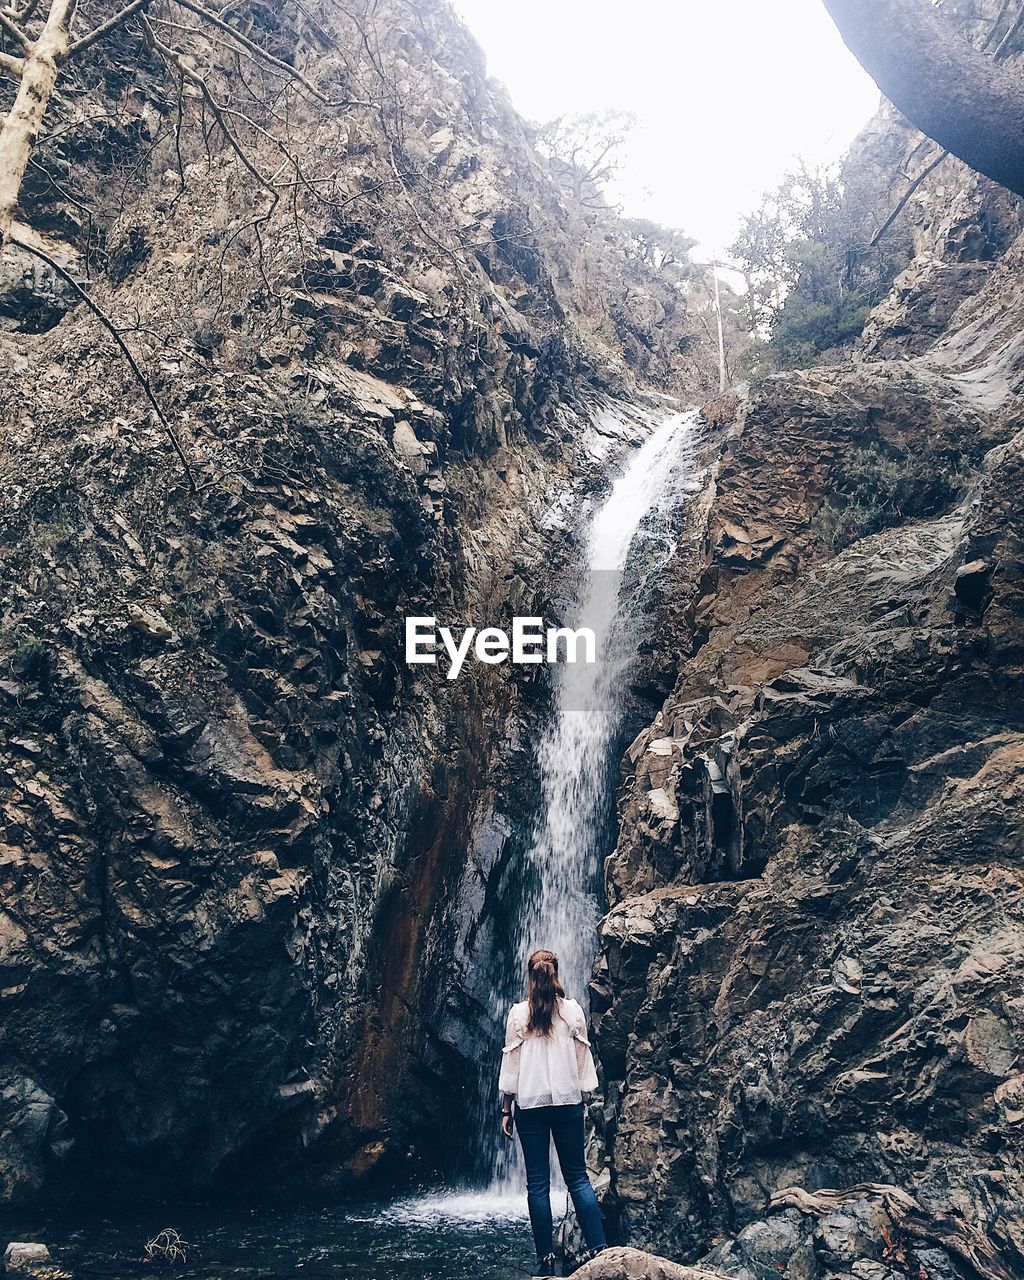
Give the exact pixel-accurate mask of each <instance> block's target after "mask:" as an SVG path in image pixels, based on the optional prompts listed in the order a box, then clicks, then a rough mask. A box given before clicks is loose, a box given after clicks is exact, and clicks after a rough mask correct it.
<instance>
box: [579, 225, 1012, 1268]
mask: <svg viewBox="0 0 1024 1280" xmlns="http://www.w3.org/2000/svg"><path fill="white" fill-rule="evenodd" d="M961 212H962V210H960V211H952V212H951V216H952V213H956V214H957V216H959V214H960V213H961ZM1020 253H1021V246H1020V244H1019V243H1016V244H1013V245H1012V246H1011V247H1010V248H1009V249H1008V250H1006V252H1005V253H1004V254H1003V256H1002V258H1001V259H1000V260H999V261H998V262H995V263H993V264H992V266H991V268H990V269H988V270H987V271H986V273H985V280H984V282H983V283H982V284H981V286H980V287H979V289H978V290H977V292H975V293H974V295H973V296H972V297H971V298H969V299H968V300H967V301H964V302H963V303H962V305H961V306H960V307H959V308H958V309H956V312H955V314H954V315H953V318H952V320H951V321H950V322H949V323H948V324H946V322H945V321H943V322H942V323H941V324H938V325H937V329H938V330H941V335H942V336H941V337H940V339H939V341H938V342H935V341H934V338H935V333H934V332H932V333H931V336H930V338H929V341H928V342H922V343H921V344H920V348H914V349H920V350H922V354H921V355H919V356H918V357H916V358H915V359H912V360H909V361H905V362H903V361H901V362H900V363H898V364H889V363H886V362H884V361H880V360H878V359H873V360H872V361H870V362H867V361H865V362H862V363H859V364H857V365H855V366H854V367H852V368H847V369H831V370H818V371H809V372H806V373H800V374H795V375H786V376H781V377H777V378H772V379H768V380H767V381H765V382H764V383H762V384H760V385H759V386H757V387H755V388H754V389H753V390H752V391H751V392H750V393H749V396H748V398H747V401H746V403H745V405H744V406H742V408H741V409H740V411H739V413H738V415H737V419H736V422H735V424H734V425H733V427H732V428H731V429H726V430H725V431H724V432H723V433H721V434H719V435H717V436H713V437H711V438H709V442H708V449H709V452H710V453H711V454H712V456H713V457H714V461H713V464H712V476H711V488H710V495H709V498H708V501H707V502H705V503H703V504H702V503H697V504H695V505H694V507H693V509H692V522H693V533H694V537H695V538H696V540H697V546H698V547H699V552H698V553H697V554H696V556H694V557H692V563H691V566H690V570H689V574H688V580H687V582H688V585H684V591H685V593H686V594H684V597H683V600H682V603H681V605H680V626H679V648H680V650H681V651H682V654H683V658H682V660H681V661H680V663H679V668H678V678H677V683H676V687H675V690H674V691H673V693H672V694H671V696H670V697H669V698H668V699H667V701H666V702H665V704H664V706H663V708H662V710H661V712H660V713H659V715H658V717H657V719H656V721H655V722H654V723H653V724H652V725H651V726H650V727H649V728H648V729H647V730H646V731H645V732H643V733H641V735H640V736H639V737H638V738H637V740H636V741H635V742H634V744H633V746H632V748H631V749H630V751H629V753H628V756H627V760H626V762H625V769H626V781H625V785H624V787H623V790H622V793H621V799H620V809H619V813H620V823H621V828H620V835H619V841H618V846H617V848H616V850H615V852H614V854H613V855H612V856H611V858H610V859H609V861H608V863H607V884H608V892H609V897H610V900H611V909H610V911H609V913H608V915H607V917H606V919H605V920H604V922H603V924H602V926H601V935H602V950H601V955H600V957H599V960H598V964H597V967H596V970H595V976H594V986H593V1002H594V1008H595V1011H596V1015H597V1037H596V1038H597V1043H598V1048H599V1052H600V1057H601V1061H602V1064H603V1070H604V1075H605V1080H606V1098H605V1104H604V1107H603V1109H602V1110H600V1111H599V1115H598V1120H599V1128H600V1129H601V1132H602V1134H603V1141H604V1144H605V1151H606V1155H607V1158H608V1165H609V1168H610V1172H611V1193H610V1196H609V1198H608V1202H607V1203H608V1207H609V1210H610V1212H611V1213H612V1214H613V1215H614V1214H617V1215H618V1221H619V1225H620V1227H621V1229H622V1232H623V1235H624V1237H625V1238H627V1239H628V1240H630V1242H631V1243H634V1244H637V1245H640V1246H643V1247H645V1248H653V1249H656V1250H661V1251H664V1252H666V1253H670V1254H673V1255H675V1256H678V1257H682V1258H685V1259H688V1260H691V1261H694V1260H697V1259H699V1258H703V1259H704V1262H705V1265H713V1266H716V1267H719V1268H720V1269H722V1270H724V1271H725V1272H726V1273H727V1274H729V1275H734V1276H736V1277H742V1280H761V1278H762V1277H764V1276H767V1275H776V1274H782V1275H787V1276H792V1277H800V1278H801V1280H824V1278H825V1277H828V1278H832V1277H844V1278H846V1277H867V1278H869V1280H893V1278H894V1277H896V1276H903V1275H908V1274H909V1275H917V1274H918V1272H917V1271H916V1270H914V1269H913V1267H914V1266H918V1265H919V1266H921V1267H923V1271H922V1272H921V1274H924V1275H927V1276H929V1277H942V1278H943V1280H950V1278H952V1277H968V1276H974V1275H976V1274H984V1275H992V1276H1000V1277H1002V1276H1010V1275H1018V1274H1021V1273H1022V1272H1024V1216H1022V1212H1021V1204H1022V1203H1024V1160H1022V1154H1021V1153H1022V1145H1021V1132H1020V1125H1021V1116H1022V1107H1021V1103H1020V1072H1021V1065H1020V1051H1021V1050H1020V1046H1021V1044H1022V1042H1024V1006H1022V1004H1021V999H1020V991H1021V988H1022V985H1024V946H1022V942H1021V940H1022V938H1024V873H1022V867H1024V825H1022V817H1021V815H1022V812H1024V810H1022V808H1021V800H1022V798H1024V717H1022V707H1024V696H1022V695H1024V665H1022V659H1024V598H1022V593H1021V574H1022V570H1021V563H1022V560H1021V530H1022V527H1024V484H1022V480H1024V476H1022V469H1024V433H1021V431H1020V412H1019V399H1018V393H1019V388H1020V385H1021V379H1022V373H1024V356H1022V350H1021V344H1020V340H1019V334H1020V331H1021V322H1022V316H1024V296H1022V294H1021V291H1020V286H1019V278H1020V276H1019V269H1018V264H1019V260H1020ZM883 469H885V470H886V471H887V473H888V474H890V475H891V474H898V475H899V476H900V477H901V481H900V483H901V485H902V489H901V495H902V496H901V497H900V499H899V503H898V505H897V504H893V506H891V507H888V508H884V509H877V510H875V509H871V506H870V504H871V497H870V495H871V493H872V492H873V489H872V485H873V483H874V481H873V476H875V475H876V474H881V471H882V470H883ZM854 475H856V482H854V480H853V478H852V477H853V476H854ZM943 475H944V476H945V480H944V481H943V483H942V484H941V485H939V484H936V483H935V482H936V480H937V478H938V477H940V476H943ZM838 517H841V518H838ZM857 521H863V522H864V524H863V525H861V526H860V528H864V527H867V528H869V529H871V530H873V531H869V532H866V533H865V532H858V525H857ZM867 1184H871V1185H873V1186H877V1187H881V1186H886V1187H890V1188H891V1189H892V1190H893V1194H894V1195H895V1196H896V1197H897V1198H898V1197H899V1196H910V1197H911V1198H912V1199H913V1200H914V1202H915V1204H916V1205H917V1210H915V1212H919V1213H920V1222H921V1223H924V1222H930V1223H932V1227H930V1228H927V1230H926V1229H925V1228H924V1227H922V1230H923V1231H924V1232H925V1234H924V1235H919V1236H915V1237H914V1238H913V1240H910V1237H907V1242H906V1246H905V1247H904V1243H903V1241H904V1237H903V1236H901V1235H900V1229H902V1228H900V1229H898V1227H899V1224H898V1223H897V1221H896V1219H895V1218H894V1217H893V1216H892V1215H891V1214H890V1213H889V1210H888V1209H884V1205H882V1201H880V1200H879V1194H880V1193H878V1194H876V1193H875V1192H868V1191H865V1192H864V1193H863V1195H862V1196H861V1199H860V1200H859V1201H857V1204H858V1206H859V1207H856V1208H853V1207H851V1205H850V1204H847V1203H846V1202H845V1201H843V1202H842V1203H840V1201H835V1202H832V1203H831V1207H830V1208H825V1207H823V1206H824V1205H825V1201H824V1200H821V1201H819V1202H817V1204H816V1207H815V1209H814V1211H813V1213H811V1212H810V1211H809V1210H808V1209H807V1202H806V1201H805V1202H801V1203H800V1204H798V1203H797V1199H789V1200H787V1199H786V1196H787V1195H788V1194H789V1189H793V1188H800V1187H803V1188H807V1189H808V1191H807V1193H806V1194H807V1195H813V1192H814V1189H815V1188H837V1189H839V1190H837V1191H835V1192H829V1193H828V1194H829V1195H835V1196H839V1197H840V1198H842V1197H844V1196H846V1195H847V1193H848V1191H849V1189H850V1188H852V1187H856V1186H859V1185H867ZM825 1194H826V1193H824V1192H822V1195H823V1196H825ZM793 1195H794V1196H795V1191H794V1192H793ZM853 1199H854V1200H856V1197H853ZM883 1200H884V1197H883ZM886 1203H888V1202H886ZM880 1206H882V1207H880ZM890 1208H891V1205H890ZM829 1214H832V1215H833V1216H832V1217H829ZM886 1215H889V1216H886ZM897 1216H898V1215H897ZM908 1221H909V1219H908ZM935 1223H942V1224H944V1226H943V1228H942V1229H941V1230H940V1229H939V1228H937V1227H935V1225H934V1224H935ZM907 1229H908V1230H909V1227H908V1228H907ZM928 1230H930V1231H931V1235H930V1236H928V1235H927V1231H928ZM886 1232H889V1233H890V1236H891V1238H892V1240H893V1241H894V1242H895V1243H894V1244H893V1246H892V1248H890V1246H889V1245H887V1243H886ZM926 1237H927V1238H926ZM722 1240H727V1241H730V1242H731V1243H727V1244H722V1243H720V1242H721V1241H722ZM965 1241H966V1242H968V1243H967V1244H965V1243H964V1242H965ZM901 1250H903V1252H900V1251H901ZM709 1251H710V1252H709ZM915 1251H916V1252H915ZM972 1251H973V1253H974V1255H975V1257H974V1260H973V1261H972V1257H971V1254H972ZM915 1257H916V1258H918V1261H917V1262H914V1261H913V1259H914V1258H915ZM979 1258H980V1259H981V1263H979V1262H978V1259H979ZM907 1259H910V1261H909V1262H908V1261H907ZM908 1268H909V1269H908Z"/></svg>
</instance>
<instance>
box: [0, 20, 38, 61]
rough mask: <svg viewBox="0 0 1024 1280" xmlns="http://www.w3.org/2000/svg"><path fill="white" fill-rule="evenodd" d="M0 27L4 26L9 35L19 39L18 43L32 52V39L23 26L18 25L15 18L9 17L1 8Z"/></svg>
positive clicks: (26, 50) (27, 51) (28, 51)
mask: <svg viewBox="0 0 1024 1280" xmlns="http://www.w3.org/2000/svg"><path fill="white" fill-rule="evenodd" d="M0 27H3V29H4V30H5V31H6V32H7V34H8V35H9V36H13V37H14V39H15V40H17V42H18V44H20V45H21V47H22V48H23V49H24V50H25V52H26V53H31V52H32V41H31V40H30V39H29V38H28V36H27V35H26V34H25V33H24V31H22V29H21V27H19V26H18V24H17V23H16V22H15V21H14V19H13V18H11V17H9V16H8V15H7V14H6V13H5V12H4V10H3V9H0Z"/></svg>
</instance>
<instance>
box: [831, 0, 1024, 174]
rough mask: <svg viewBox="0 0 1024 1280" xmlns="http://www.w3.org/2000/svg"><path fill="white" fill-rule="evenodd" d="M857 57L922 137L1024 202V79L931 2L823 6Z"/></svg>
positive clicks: (845, 1)
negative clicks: (970, 38)
mask: <svg viewBox="0 0 1024 1280" xmlns="http://www.w3.org/2000/svg"><path fill="white" fill-rule="evenodd" d="M823 3H824V5H825V8H826V9H827V10H828V12H829V13H830V14H831V15H832V20H833V22H835V24H836V26H837V27H838V28H839V33H840V35H841V36H842V37H843V40H844V41H845V42H846V44H847V46H848V47H849V49H850V51H851V52H852V53H853V54H854V56H855V57H856V58H857V60H858V62H860V64H861V66H862V67H863V68H864V70H865V71H866V72H867V73H868V75H870V76H871V78H872V79H873V80H874V82H875V83H876V84H877V85H878V87H879V89H881V91H882V93H884V94H885V96H886V97H887V98H888V99H889V101H890V102H892V103H893V104H894V105H895V106H896V107H898V108H899V110H900V111H902V112H903V114H904V115H905V116H906V117H907V119H908V120H909V121H910V122H911V123H912V124H914V125H916V126H917V128H918V129H920V130H921V132H922V133H925V134H927V135H928V137H929V138H932V139H933V140H934V141H935V142H937V143H939V145H940V146H943V147H945V148H946V150H947V151H950V152H952V154H953V155H955V156H959V158H960V159H961V160H963V161H965V163H967V164H969V165H970V166H971V168H972V169H976V170H977V171H978V173H983V174H985V175H986V177H989V178H992V179H993V180H994V181H996V182H998V183H1000V184H1001V185H1002V186H1004V187H1007V188H1008V189H1009V190H1010V191H1015V192H1016V193H1017V194H1018V195H1024V78H1022V77H1021V76H1020V75H1019V74H1018V73H1017V72H1016V71H1014V70H1012V69H1010V68H1007V67H1004V66H1001V65H1000V64H999V63H997V62H993V61H992V59H991V58H986V57H985V55H984V54H982V53H979V51H978V50H977V49H975V48H974V47H973V46H972V45H970V44H968V43H967V41H966V40H964V39H963V38H962V37H961V36H960V34H959V33H958V32H957V31H955V30H954V29H953V27H951V26H950V25H949V23H948V22H946V21H945V20H944V19H943V18H942V17H941V15H940V14H939V13H938V12H937V10H936V9H935V7H934V5H933V4H932V3H931V0H823Z"/></svg>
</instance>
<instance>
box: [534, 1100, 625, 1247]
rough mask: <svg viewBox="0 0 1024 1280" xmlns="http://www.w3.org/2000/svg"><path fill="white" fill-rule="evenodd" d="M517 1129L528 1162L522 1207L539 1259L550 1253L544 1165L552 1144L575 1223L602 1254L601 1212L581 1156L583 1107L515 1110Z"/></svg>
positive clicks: (547, 1181)
mask: <svg viewBox="0 0 1024 1280" xmlns="http://www.w3.org/2000/svg"><path fill="white" fill-rule="evenodd" d="M515 1127H516V1132H517V1133H518V1134H519V1143H520V1146H521V1147H522V1148H523V1159H524V1160H525V1161H526V1203H527V1206H528V1207H529V1210H530V1226H531V1227H532V1229H533V1243H534V1244H535V1245H536V1247H537V1257H538V1258H545V1257H547V1255H548V1254H549V1253H550V1252H551V1233H552V1222H551V1169H550V1165H549V1162H548V1152H549V1150H550V1140H551V1139H552V1138H554V1140H555V1151H556V1152H557V1153H558V1166H559V1168H560V1169H561V1170H562V1177H563V1178H564V1179H565V1185H566V1187H567V1188H568V1190H569V1194H570V1195H571V1196H572V1202H573V1205H574V1207H575V1209H576V1218H577V1221H578V1222H579V1224H580V1230H581V1231H582V1232H583V1236H584V1239H585V1240H586V1242H587V1247H588V1248H590V1249H603V1248H604V1247H605V1246H606V1244H607V1241H606V1240H605V1238H604V1228H603V1227H602V1225H601V1210H600V1207H599V1206H598V1203H597V1196H595V1195H594V1188H593V1187H592V1186H591V1185H590V1179H589V1178H588V1177H587V1164H586V1159H585V1157H584V1155H583V1103H582V1102H577V1103H575V1104H570V1105H569V1106H567V1107H520V1106H517V1107H516V1113H515Z"/></svg>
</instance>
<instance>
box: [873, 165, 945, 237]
mask: <svg viewBox="0 0 1024 1280" xmlns="http://www.w3.org/2000/svg"><path fill="white" fill-rule="evenodd" d="M948 155H949V152H948V151H945V150H943V151H940V152H939V154H938V155H937V156H936V157H935V158H934V159H933V160H931V161H930V162H929V163H928V164H926V165H925V167H924V168H923V169H922V170H921V172H920V173H919V174H918V175H917V177H916V178H914V179H913V181H912V182H911V183H910V186H908V187H907V189H906V191H904V193H903V194H902V195H901V196H900V198H899V199H898V200H897V201H896V204H895V205H894V206H893V208H892V210H891V211H890V213H889V216H888V217H887V218H886V220H885V221H884V222H883V223H882V225H881V226H880V227H879V228H878V230H877V231H876V232H875V234H874V235H873V236H872V237H871V239H870V240H869V241H868V248H869V249H873V248H874V247H875V245H876V244H878V242H879V240H881V238H882V236H884V235H885V233H886V232H887V231H888V230H889V228H890V227H891V226H892V224H893V223H894V222H895V221H896V219H897V218H898V217H899V216H900V214H901V213H902V212H903V210H904V209H905V208H906V207H907V201H908V200H909V199H910V197H911V196H912V195H913V194H914V192H915V191H916V190H917V189H918V187H919V186H920V185H921V183H922V182H924V180H925V178H927V177H928V175H929V174H931V173H934V172H935V170H936V169H937V168H938V167H939V165H940V164H942V162H943V160H945V158H946V157H947V156H948Z"/></svg>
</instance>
